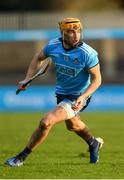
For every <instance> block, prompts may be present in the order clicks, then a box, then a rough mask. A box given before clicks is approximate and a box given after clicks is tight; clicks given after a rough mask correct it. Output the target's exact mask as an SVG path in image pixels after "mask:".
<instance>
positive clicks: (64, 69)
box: [56, 64, 76, 77]
mask: <svg viewBox="0 0 124 180" xmlns="http://www.w3.org/2000/svg"><path fill="white" fill-rule="evenodd" d="M56 71H57V72H59V73H61V74H65V75H68V76H71V77H74V76H76V69H75V68H71V67H69V66H65V65H62V64H56Z"/></svg>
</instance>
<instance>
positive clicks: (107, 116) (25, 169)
mask: <svg viewBox="0 0 124 180" xmlns="http://www.w3.org/2000/svg"><path fill="white" fill-rule="evenodd" d="M41 116H42V115H41V114H39V113H38V114H35V113H34V114H33V113H32V114H23V113H22V114H16V113H7V114H4V113H1V114H0V179H36V178H39V179H50V178H56V179H72V178H75V179H78V178H80V179H89V178H92V179H103V178H104V179H119V178H124V145H123V143H124V113H86V112H85V113H84V115H83V116H82V119H83V118H84V121H85V122H86V124H87V125H88V126H89V127H90V129H91V131H92V133H93V134H94V135H95V136H100V137H102V138H103V139H104V141H105V144H104V146H103V148H102V149H101V152H100V161H99V163H98V164H96V165H92V164H89V154H88V152H87V148H88V146H87V144H86V143H85V142H84V141H82V139H81V138H79V137H78V136H76V135H75V134H74V133H73V132H69V131H67V130H66V128H65V124H64V122H62V123H60V124H57V125H56V126H55V127H54V128H53V129H52V131H51V132H50V134H49V136H48V137H47V139H46V141H45V142H44V143H43V144H42V145H41V146H39V148H37V149H36V150H35V151H34V152H33V153H32V154H31V155H30V157H29V158H28V159H27V160H26V161H25V164H24V166H22V167H16V168H11V167H7V166H5V165H4V162H5V160H6V159H8V158H10V157H12V156H14V155H16V154H17V153H18V152H20V151H21V150H22V149H23V148H24V147H25V145H26V143H27V141H28V139H29V137H30V135H31V134H32V132H33V130H34V129H35V128H36V127H37V125H38V124H39V120H40V119H41Z"/></svg>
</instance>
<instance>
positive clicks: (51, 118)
mask: <svg viewBox="0 0 124 180" xmlns="http://www.w3.org/2000/svg"><path fill="white" fill-rule="evenodd" d="M66 119H67V113H66V111H65V110H64V108H62V107H60V106H57V107H56V108H55V109H54V110H52V111H50V112H48V113H47V114H46V115H45V117H44V118H43V122H45V123H50V124H55V123H58V122H60V121H64V120H66Z"/></svg>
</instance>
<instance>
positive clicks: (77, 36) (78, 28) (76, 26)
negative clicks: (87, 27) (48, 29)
mask: <svg viewBox="0 0 124 180" xmlns="http://www.w3.org/2000/svg"><path fill="white" fill-rule="evenodd" d="M59 28H60V31H61V34H62V39H63V42H64V43H65V44H66V45H67V46H68V47H70V48H72V47H76V46H77V45H78V44H79V43H80V41H81V39H82V36H81V34H82V24H81V22H80V20H79V19H77V18H65V19H63V20H62V21H60V22H59Z"/></svg>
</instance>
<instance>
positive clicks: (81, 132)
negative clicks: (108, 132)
mask: <svg viewBox="0 0 124 180" xmlns="http://www.w3.org/2000/svg"><path fill="white" fill-rule="evenodd" d="M65 123H66V127H67V129H68V130H70V131H73V132H75V133H76V134H77V135H78V136H80V137H81V138H83V139H84V140H85V141H86V142H87V143H88V145H89V150H90V163H96V162H97V161H98V159H99V149H100V148H101V147H102V144H103V140H102V139H101V138H94V137H93V136H92V134H91V132H90V130H89V128H88V127H87V126H86V124H85V123H84V122H82V121H81V120H80V116H75V117H73V118H71V119H68V120H66V121H65Z"/></svg>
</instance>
